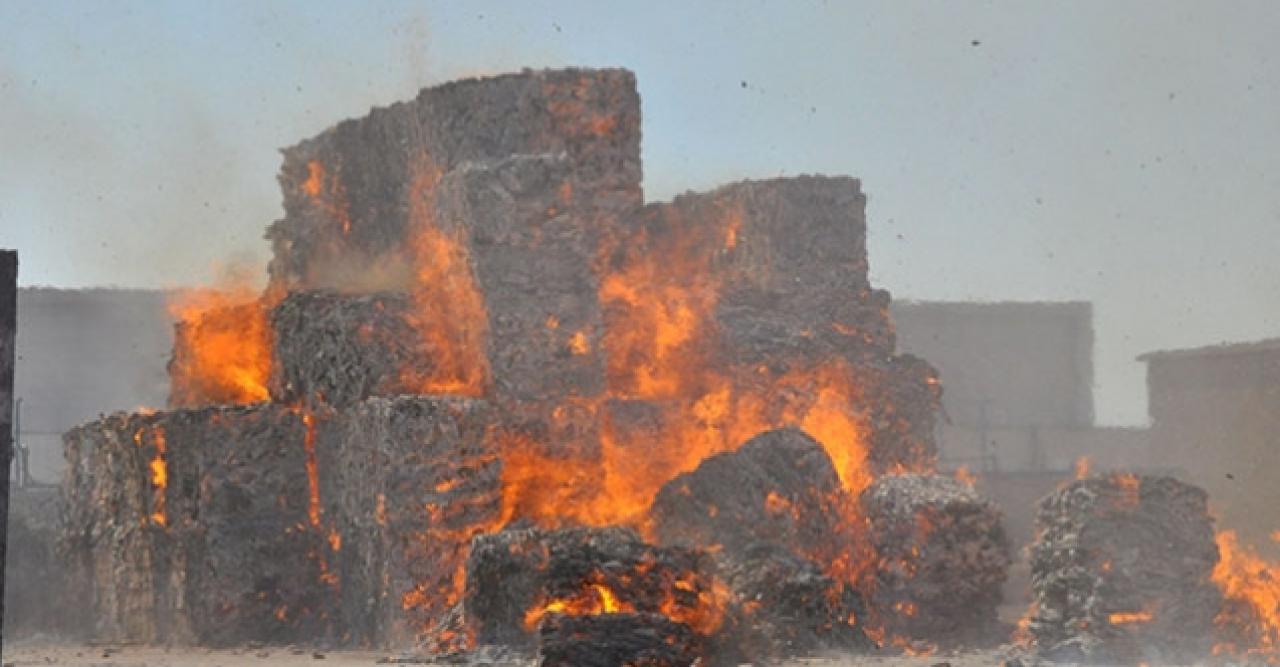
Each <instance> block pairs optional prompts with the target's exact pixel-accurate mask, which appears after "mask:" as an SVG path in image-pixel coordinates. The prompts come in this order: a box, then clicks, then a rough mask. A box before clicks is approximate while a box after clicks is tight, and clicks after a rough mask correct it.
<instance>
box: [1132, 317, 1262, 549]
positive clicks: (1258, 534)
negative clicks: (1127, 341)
mask: <svg viewBox="0 0 1280 667" xmlns="http://www.w3.org/2000/svg"><path fill="white" fill-rule="evenodd" d="M1138 359H1139V360H1140V361H1145V362H1147V392H1148V394H1149V396H1150V398H1149V401H1150V406H1151V407H1150V412H1151V419H1152V426H1151V440H1152V443H1153V447H1155V448H1156V449H1158V451H1159V455H1160V457H1161V458H1164V459H1166V460H1168V461H1169V462H1170V463H1171V464H1172V465H1175V466H1177V468H1178V469H1179V470H1178V472H1179V474H1180V476H1182V477H1184V478H1185V479H1186V480H1187V481H1190V482H1192V483H1194V484H1198V485H1200V486H1203V487H1204V488H1205V490H1207V491H1208V492H1209V498H1210V499H1211V509H1213V510H1214V511H1215V512H1216V513H1217V514H1218V516H1219V520H1220V522H1221V523H1222V524H1223V525H1225V526H1228V527H1231V528H1234V529H1236V530H1237V531H1238V532H1239V533H1240V536H1241V539H1242V541H1245V542H1248V543H1251V544H1253V545H1256V546H1257V547H1258V548H1261V549H1268V548H1269V549H1271V550H1274V551H1276V552H1280V546H1278V545H1277V544H1276V543H1275V542H1274V541H1273V540H1272V539H1271V536H1272V533H1273V531H1276V530H1277V529H1280V519H1278V518H1277V515H1276V508H1277V507H1280V485H1278V484H1277V483H1276V471H1277V470H1280V338H1272V339H1269V340H1263V341H1258V342H1254V343H1240V344H1234V345H1214V346H1209V347H1198V348H1193V349H1185V350H1167V351H1159V352H1149V353H1147V354H1144V355H1142V356H1140V357H1138Z"/></svg>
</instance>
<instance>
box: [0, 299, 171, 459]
mask: <svg viewBox="0 0 1280 667" xmlns="http://www.w3.org/2000/svg"><path fill="white" fill-rule="evenodd" d="M18 312H19V313H21V314H22V317H21V318H19V321H18V359H17V364H16V369H15V376H16V377H15V388H16V396H17V398H18V399H20V400H21V401H22V404H21V412H20V414H18V417H19V418H20V423H19V424H18V425H17V426H18V431H19V433H18V437H19V438H20V444H21V445H23V446H24V447H25V448H26V450H27V451H28V452H30V461H29V470H30V472H31V476H32V478H33V479H34V480H35V481H37V482H48V483H56V482H58V481H59V478H60V476H61V474H62V468H63V459H62V434H63V432H65V431H67V430H68V429H70V428H71V427H73V426H75V425H77V424H80V423H83V422H85V421H88V420H90V419H93V418H95V417H97V416H98V415H99V414H101V413H109V412H113V411H115V410H133V409H136V408H138V407H139V406H151V407H162V406H164V401H165V397H166V395H167V393H168V387H169V377H168V375H167V374H166V372H165V364H166V363H167V361H168V357H169V345H170V342H171V341H172V339H173V329H172V324H171V322H170V319H169V316H168V314H167V312H166V310H165V299H164V293H163V292H159V291H156V290H123V289H87V290H64V289H52V288H47V287H24V288H20V289H19V290H18Z"/></svg>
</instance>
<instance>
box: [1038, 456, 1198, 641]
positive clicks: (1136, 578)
mask: <svg viewBox="0 0 1280 667" xmlns="http://www.w3.org/2000/svg"><path fill="white" fill-rule="evenodd" d="M1036 524H1037V528H1038V530H1039V536H1038V537H1037V539H1036V542H1035V544H1034V545H1032V548H1031V587H1032V596H1033V597H1032V600H1033V613H1032V616H1031V620H1030V626H1029V629H1030V631H1031V634H1032V636H1033V637H1034V639H1035V642H1036V646H1037V648H1038V650H1039V652H1040V653H1041V654H1043V655H1047V656H1052V657H1058V658H1063V659H1071V660H1077V661H1105V662H1118V663H1136V662H1148V661H1157V662H1180V661H1186V660H1192V661H1194V660H1198V659H1202V658H1204V657H1205V656H1207V655H1208V653H1209V650H1210V648H1211V644H1212V631H1213V627H1214V626H1213V621H1214V617H1215V616H1216V615H1217V614H1218V612H1219V609H1220V608H1221V594H1220V592H1219V591H1218V589H1217V587H1216V586H1215V585H1214V584H1213V583H1212V582H1211V579H1210V576H1211V574H1212V572H1213V568H1214V566H1215V564H1216V563H1217V561H1218V548H1217V544H1216V543H1215V541H1214V532H1213V520H1212V519H1211V518H1210V516H1209V511H1208V498H1207V495H1206V494H1205V492H1204V491H1203V490H1201V489H1199V488H1197V487H1195V486H1191V485H1189V484H1185V483H1183V482H1179V481H1177V480H1175V479H1172V478H1169V477H1155V476H1138V475H1133V474H1128V473H1115V474H1110V475H1107V476H1103V477H1091V478H1088V479H1083V480H1077V481H1074V482H1071V483H1069V484H1067V485H1066V486H1064V487H1063V488H1061V489H1059V490H1058V491H1056V492H1054V493H1052V494H1050V495H1049V496H1047V497H1045V498H1044V499H1043V500H1041V501H1040V507H1039V512H1038V514H1037V516H1036Z"/></svg>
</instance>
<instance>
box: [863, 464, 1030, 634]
mask: <svg viewBox="0 0 1280 667" xmlns="http://www.w3.org/2000/svg"><path fill="white" fill-rule="evenodd" d="M860 505H861V508H862V514H863V516H864V517H865V520H866V525H867V538H868V539H869V540H870V542H871V546H872V549H873V550H874V551H875V553H876V564H875V567H873V568H872V571H871V572H870V573H869V576H870V577H871V579H872V581H871V585H870V591H871V592H870V596H871V597H870V600H869V602H870V604H871V607H872V609H873V613H874V614H875V615H876V616H877V619H876V620H877V622H878V623H879V624H880V625H881V629H882V630H883V632H884V635H885V637H884V640H885V641H886V642H892V641H895V640H896V641H906V642H908V643H910V642H912V641H924V642H927V643H931V644H935V645H955V644H959V643H973V642H983V641H991V640H992V639H994V633H995V631H996V630H997V627H996V625H997V619H996V608H997V607H998V606H999V604H1000V601H1001V587H1002V586H1003V585H1004V582H1005V580H1006V579H1007V578H1008V573H1009V565H1010V563H1011V559H1010V555H1009V541H1008V537H1007V536H1006V534H1005V529H1004V516H1003V514H1002V513H1001V511H1000V510H999V509H998V508H997V507H996V506H995V505H994V504H993V503H991V501H989V500H987V499H985V498H983V497H982V496H980V495H979V494H978V493H977V492H976V491H974V490H973V489H972V488H971V487H969V486H967V485H964V484H961V483H960V482H957V481H956V480H954V479H951V478H950V477H942V476H938V475H914V474H906V475H887V476H884V477H881V478H879V479H877V480H876V481H875V482H873V483H872V484H871V486H869V487H867V489H866V490H865V491H863V493H862V497H861V502H860Z"/></svg>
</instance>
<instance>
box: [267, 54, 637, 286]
mask: <svg viewBox="0 0 1280 667" xmlns="http://www.w3.org/2000/svg"><path fill="white" fill-rule="evenodd" d="M559 153H564V154H566V155H567V156H568V157H569V159H570V161H571V162H572V163H573V165H574V171H575V174H576V182H577V184H578V185H580V186H582V187H586V188H602V189H606V190H611V191H615V192H621V193H625V199H626V200H628V201H629V202H630V205H632V206H637V205H639V204H640V201H641V192H640V171H641V169H640V98H639V95H638V94H637V92H636V87H635V77H634V75H632V73H631V72H628V71H626V70H608V69H606V70H586V69H565V70H542V71H531V70H525V71H524V72H521V73H518V74H507V75H503V76H496V77H490V78H483V79H469V80H464V81H456V82H451V83H447V84H444V85H441V86H436V87H433V88H427V89H424V90H423V91H422V92H421V93H419V94H418V96H417V97H416V98H415V99H414V100H411V101H408V102H401V103H397V104H393V105H391V106H389V107H385V108H379V109H374V110H373V111H372V112H371V113H370V114H369V115H368V116H365V117H363V118H359V119H354V120H347V121H344V122H342V123H339V124H338V125H336V126H334V127H332V128H330V129H328V130H326V131H325V132H323V133H321V134H320V135H318V136H316V137H314V138H312V139H308V140H306V141H303V142H302V143H300V144H297V145H295V146H292V147H290V148H287V149H285V150H284V164H283V166H282V167H281V170H280V179H279V180H280V184H281V189H282V191H283V193H284V207H285V217H284V219H282V220H280V221H278V222H276V223H275V224H273V225H272V226H271V228H270V229H269V230H268V232H267V236H268V238H269V239H270V240H271V242H272V247H273V250H274V258H273V259H272V261H271V264H270V267H269V271H270V274H271V281H272V284H273V285H276V286H278V287H286V288H298V287H343V286H349V285H350V284H352V283H353V282H360V281H362V280H367V279H368V277H369V276H370V275H371V273H373V274H376V273H380V272H382V271H384V270H385V269H386V267H387V259H388V257H394V256H396V255H398V254H399V253H400V251H401V249H402V248H403V247H404V246H405V244H406V242H407V241H408V240H409V235H408V231H409V229H410V227H411V226H413V225H415V224H422V223H424V222H425V220H423V219H422V218H423V217H426V215H427V214H426V213H425V209H424V208H423V207H422V206H421V205H420V204H421V202H422V201H423V200H424V199H425V198H430V197H431V196H433V192H434V188H435V186H436V183H437V181H438V180H439V178H440V176H441V175H442V174H445V173H448V172H449V171H452V170H453V169H454V168H456V167H458V166H459V165H462V164H463V163H467V162H488V161H495V160H501V159H503V158H507V157H510V156H512V155H521V154H530V155H532V154H559ZM371 269H372V271H371Z"/></svg>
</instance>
